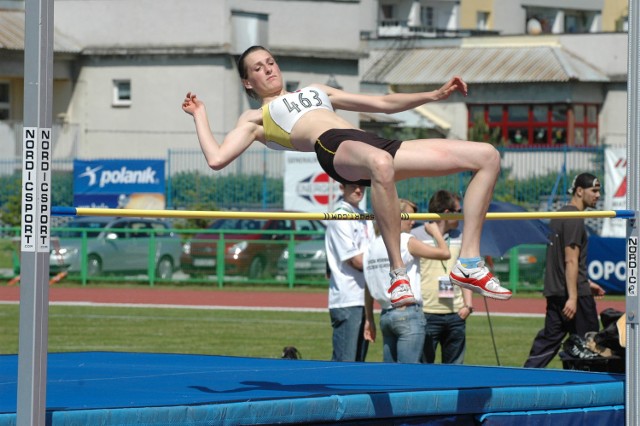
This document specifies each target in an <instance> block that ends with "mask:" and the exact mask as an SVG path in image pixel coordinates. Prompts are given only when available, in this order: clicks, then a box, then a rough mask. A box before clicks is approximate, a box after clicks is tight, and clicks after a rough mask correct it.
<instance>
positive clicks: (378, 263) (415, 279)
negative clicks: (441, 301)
mask: <svg viewBox="0 0 640 426" xmlns="http://www.w3.org/2000/svg"><path fill="white" fill-rule="evenodd" d="M400 212H402V213H416V212H417V206H416V205H415V204H414V203H413V202H411V201H408V200H402V199H400ZM413 225H414V221H413V220H403V221H402V223H401V234H400V252H401V255H402V261H403V262H404V264H405V265H406V266H407V276H408V277H409V282H410V283H411V287H412V291H413V294H414V295H415V296H416V300H415V302H413V303H411V304H406V305H403V306H399V307H394V306H393V304H392V302H391V296H390V291H389V287H388V284H387V283H388V281H389V278H388V277H389V256H388V255H387V249H386V247H385V245H384V241H383V239H382V236H378V237H377V238H376V239H375V240H374V241H373V242H372V243H371V245H370V246H369V249H368V250H367V251H366V253H365V255H364V265H365V269H364V276H365V279H366V282H367V288H368V289H369V293H371V298H369V299H368V300H367V305H366V309H365V311H366V315H367V322H366V324H367V328H366V329H365V338H366V339H367V340H369V341H374V340H375V337H376V330H375V322H374V320H373V300H372V299H375V300H376V301H377V302H378V303H379V304H380V306H381V307H382V313H381V314H380V330H381V331H382V339H383V349H382V353H383V361H384V362H401V363H418V362H420V359H421V358H422V347H423V346H424V333H425V319H424V316H423V315H422V300H421V297H420V294H421V293H420V269H419V259H420V258H430V259H439V260H446V259H449V258H450V257H451V255H450V253H449V249H448V247H447V244H446V242H445V241H444V238H443V237H442V234H441V232H440V230H439V229H438V226H437V225H436V224H435V223H425V225H424V232H425V233H427V234H428V235H431V236H433V239H434V241H435V242H436V245H435V246H433V245H427V244H424V243H423V242H422V241H420V240H418V239H417V238H414V236H413V235H412V234H411V233H410V231H411V228H412V227H413Z"/></svg>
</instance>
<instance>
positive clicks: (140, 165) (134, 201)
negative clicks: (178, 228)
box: [73, 160, 165, 210]
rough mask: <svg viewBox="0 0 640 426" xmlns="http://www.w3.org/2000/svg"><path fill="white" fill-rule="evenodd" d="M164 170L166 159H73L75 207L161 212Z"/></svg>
mask: <svg viewBox="0 0 640 426" xmlns="http://www.w3.org/2000/svg"><path fill="white" fill-rule="evenodd" d="M164 169H165V161H164V160H74V162H73V194H74V195H73V202H74V206H75V207H90V208H128V209H158V210H162V209H164V208H165V196H164V194H165V172H164Z"/></svg>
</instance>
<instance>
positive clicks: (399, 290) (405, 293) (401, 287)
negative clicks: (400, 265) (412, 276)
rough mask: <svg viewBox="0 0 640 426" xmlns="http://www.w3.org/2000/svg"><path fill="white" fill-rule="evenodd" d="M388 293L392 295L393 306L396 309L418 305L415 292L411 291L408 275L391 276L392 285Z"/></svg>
mask: <svg viewBox="0 0 640 426" xmlns="http://www.w3.org/2000/svg"><path fill="white" fill-rule="evenodd" d="M387 292H388V293H389V294H390V295H391V296H390V298H391V305H392V306H393V307H394V308H400V307H402V306H407V305H413V304H415V303H416V298H415V297H414V296H413V291H411V283H410V282H409V277H408V276H407V275H406V274H397V275H394V274H391V285H390V286H389V290H387Z"/></svg>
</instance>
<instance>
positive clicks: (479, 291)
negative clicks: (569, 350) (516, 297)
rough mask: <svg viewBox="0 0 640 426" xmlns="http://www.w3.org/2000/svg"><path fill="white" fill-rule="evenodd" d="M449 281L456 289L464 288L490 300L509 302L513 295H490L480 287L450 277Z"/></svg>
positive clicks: (490, 293)
mask: <svg viewBox="0 0 640 426" xmlns="http://www.w3.org/2000/svg"><path fill="white" fill-rule="evenodd" d="M450 279H451V282H452V283H454V284H455V285H457V286H458V287H463V288H466V289H468V290H471V291H472V292H474V293H477V294H481V295H482V296H486V297H490V298H491V299H497V300H509V299H511V296H512V295H513V294H512V293H509V294H500V293H492V292H490V291H487V290H485V289H483V288H482V287H478V286H475V285H473V284H468V283H464V282H461V281H458V280H456V279H455V278H453V277H450Z"/></svg>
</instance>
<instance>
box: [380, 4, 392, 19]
mask: <svg viewBox="0 0 640 426" xmlns="http://www.w3.org/2000/svg"><path fill="white" fill-rule="evenodd" d="M393 12H394V11H393V5H392V4H382V5H380V14H381V15H382V19H383V20H385V19H393V18H394V17H395V16H394V13H393Z"/></svg>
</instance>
